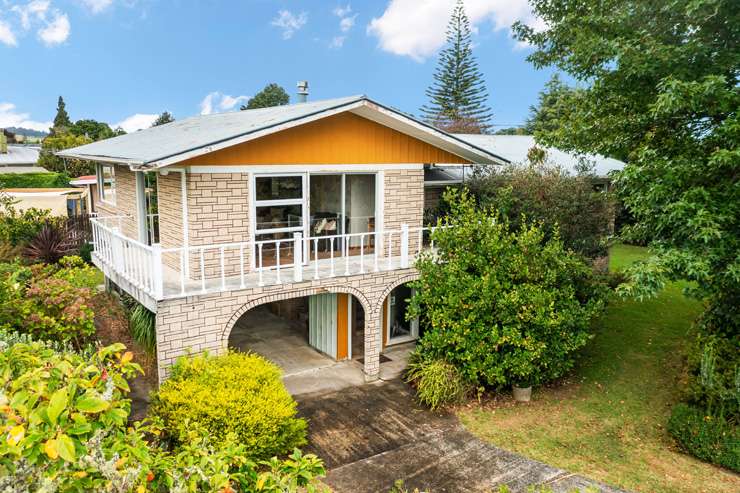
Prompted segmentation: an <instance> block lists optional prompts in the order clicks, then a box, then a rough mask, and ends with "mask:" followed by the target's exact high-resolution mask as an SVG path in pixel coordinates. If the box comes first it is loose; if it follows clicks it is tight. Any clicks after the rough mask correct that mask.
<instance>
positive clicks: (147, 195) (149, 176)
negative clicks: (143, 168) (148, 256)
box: [142, 172, 159, 245]
mask: <svg viewBox="0 0 740 493" xmlns="http://www.w3.org/2000/svg"><path fill="white" fill-rule="evenodd" d="M142 181H143V185H144V194H143V195H144V213H145V214H144V217H145V218H146V223H145V230H146V242H147V245H156V244H159V197H158V195H157V173H156V172H149V173H144V177H143V180H142Z"/></svg>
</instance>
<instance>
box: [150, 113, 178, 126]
mask: <svg viewBox="0 0 740 493" xmlns="http://www.w3.org/2000/svg"><path fill="white" fill-rule="evenodd" d="M174 121H175V117H173V116H172V113H170V112H169V111H163V112H162V114H161V115H159V116H158V117H157V119H156V120H154V123H152V127H158V126H159V125H164V124H165V123H171V122H174Z"/></svg>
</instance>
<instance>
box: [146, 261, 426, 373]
mask: <svg viewBox="0 0 740 493" xmlns="http://www.w3.org/2000/svg"><path fill="white" fill-rule="evenodd" d="M417 277H418V274H417V272H416V270H415V269H403V270H396V271H389V272H382V273H373V274H363V275H356V276H349V277H339V278H328V279H319V280H311V281H304V282H301V283H291V284H282V285H275V286H266V287H263V288H251V289H244V290H238V291H226V292H223V293H214V294H207V295H200V296H188V297H185V298H178V299H172V300H164V301H160V302H159V303H158V306H157V318H156V325H157V362H158V365H159V379H160V381H162V380H163V379H164V378H166V376H167V371H168V370H167V369H168V368H169V367H170V366H171V365H172V364H173V363H174V362H175V360H176V359H177V358H178V357H180V356H183V355H185V354H197V353H202V352H204V351H208V352H210V353H213V354H218V353H220V352H222V351H223V350H225V349H226V348H227V346H228V342H229V334H230V331H231V328H232V327H233V326H234V324H235V323H236V321H237V320H238V319H239V317H240V316H241V315H243V314H244V313H246V312H247V311H248V310H249V309H250V308H253V307H255V306H258V305H261V304H265V303H270V302H273V301H278V300H284V299H291V298H296V297H301V296H310V295H313V294H318V293H322V292H338V293H350V294H352V295H354V296H355V297H356V298H357V299H358V300H359V301H360V303H362V306H363V309H364V312H365V373H366V374H367V375H368V377H369V378H375V377H377V375H378V372H379V370H380V360H379V355H380V350H381V344H382V342H381V320H380V319H381V314H382V308H381V305H382V303H383V301H384V300H385V298H386V297H387V296H388V294H389V293H390V291H391V289H392V288H394V287H395V286H397V285H399V284H402V283H404V282H408V281H410V280H413V279H416V278H417Z"/></svg>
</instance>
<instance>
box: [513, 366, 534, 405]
mask: <svg viewBox="0 0 740 493" xmlns="http://www.w3.org/2000/svg"><path fill="white" fill-rule="evenodd" d="M513 381H514V383H513V384H512V386H511V392H512V394H513V395H514V400H515V401H517V402H529V400H530V399H531V398H532V381H533V378H532V375H531V373H530V372H526V374H525V373H522V374H519V375H516V376H515V377H514V378H513Z"/></svg>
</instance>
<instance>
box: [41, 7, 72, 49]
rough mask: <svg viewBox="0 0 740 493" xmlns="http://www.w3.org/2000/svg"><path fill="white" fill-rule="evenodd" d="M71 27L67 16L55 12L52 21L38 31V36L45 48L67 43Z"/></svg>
mask: <svg viewBox="0 0 740 493" xmlns="http://www.w3.org/2000/svg"><path fill="white" fill-rule="evenodd" d="M70 30H71V26H70V24H69V18H68V17H67V14H62V13H59V12H56V13H55V14H54V19H53V20H52V21H51V22H48V23H47V24H46V26H45V27H42V28H41V29H39V30H38V33H37V34H38V36H39V39H41V41H43V43H44V44H45V45H46V46H54V45H58V44H61V43H64V42H65V41H67V38H68V37H69V32H70Z"/></svg>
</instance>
